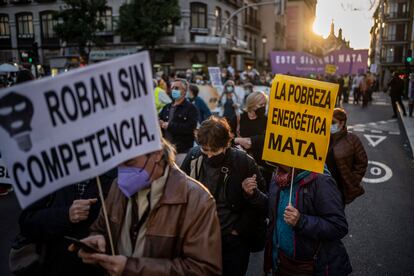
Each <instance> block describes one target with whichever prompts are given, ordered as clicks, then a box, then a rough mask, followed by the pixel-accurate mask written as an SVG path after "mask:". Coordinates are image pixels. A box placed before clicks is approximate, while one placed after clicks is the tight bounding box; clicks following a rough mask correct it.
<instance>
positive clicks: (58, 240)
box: [19, 170, 117, 276]
mask: <svg viewBox="0 0 414 276" xmlns="http://www.w3.org/2000/svg"><path fill="white" fill-rule="evenodd" d="M116 176H117V174H116V170H112V171H110V172H108V173H106V174H105V175H102V176H101V177H100V178H101V183H102V190H103V193H104V196H105V197H106V195H107V194H108V192H109V188H110V186H111V183H112V181H113V179H114V178H115V177H116ZM76 191H77V190H76V185H71V186H67V187H65V188H63V189H60V190H59V191H57V192H55V193H53V194H52V195H51V196H48V197H46V198H44V199H41V200H39V201H37V202H35V203H34V204H32V205H31V206H29V207H28V208H27V209H25V210H23V212H22V213H21V215H20V218H19V224H20V231H21V233H22V235H23V236H25V237H26V238H28V239H30V240H31V241H33V242H35V243H37V244H38V248H40V247H44V248H45V252H44V253H45V259H44V263H43V265H42V267H41V268H40V271H39V272H38V273H37V274H34V273H29V274H26V275H31V276H37V275H42V276H48V275H62V276H65V275H68V276H69V275H71V276H72V275H91V276H93V275H103V273H102V271H101V270H100V269H99V268H98V267H94V266H91V265H85V264H83V263H82V260H81V259H80V258H79V257H78V256H77V255H76V253H72V252H69V251H68V246H69V245H70V242H69V241H67V240H65V239H64V236H71V237H74V238H78V239H82V238H84V237H87V236H88V235H89V226H90V225H91V224H92V223H93V222H94V221H95V219H96V218H97V217H98V214H99V212H100V209H101V201H100V199H99V194H98V188H97V185H96V181H95V179H92V180H91V181H90V183H89V184H88V185H87V186H86V189H85V192H84V194H83V196H82V199H88V198H97V199H98V202H97V203H95V204H93V205H91V209H90V212H89V217H88V219H87V220H85V221H82V222H80V223H77V224H73V223H71V221H70V220H69V208H70V206H71V205H72V203H73V201H74V200H75V199H79V198H78V197H77V192H76Z"/></svg>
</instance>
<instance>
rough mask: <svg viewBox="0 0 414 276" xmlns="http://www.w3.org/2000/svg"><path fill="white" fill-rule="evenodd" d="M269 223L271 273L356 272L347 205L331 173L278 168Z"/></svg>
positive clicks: (267, 262)
mask: <svg viewBox="0 0 414 276" xmlns="http://www.w3.org/2000/svg"><path fill="white" fill-rule="evenodd" d="M292 177H293V183H292V185H293V187H292V189H293V191H292V199H291V202H289V197H290V188H291V179H292ZM269 221H270V222H269V231H268V235H267V243H266V249H265V264H264V268H265V271H266V272H267V273H269V272H273V275H281V276H287V275H301V276H307V275H308V276H314V275H318V276H319V275H320V276H322V275H323V276H325V275H348V274H350V273H351V272H352V267H351V263H350V261H349V257H348V254H347V252H346V249H345V247H344V245H343V243H342V241H341V239H342V238H344V237H345V236H346V234H347V233H348V223H347V220H346V217H345V212H344V205H343V202H342V197H341V193H340V191H339V189H338V187H337V185H336V183H335V180H334V179H333V178H332V177H331V176H330V175H329V172H328V171H325V172H324V173H323V174H319V173H314V172H310V171H305V170H300V169H297V168H295V170H293V168H292V167H288V166H284V165H281V164H277V169H275V172H274V175H273V178H272V182H271V184H270V191H269Z"/></svg>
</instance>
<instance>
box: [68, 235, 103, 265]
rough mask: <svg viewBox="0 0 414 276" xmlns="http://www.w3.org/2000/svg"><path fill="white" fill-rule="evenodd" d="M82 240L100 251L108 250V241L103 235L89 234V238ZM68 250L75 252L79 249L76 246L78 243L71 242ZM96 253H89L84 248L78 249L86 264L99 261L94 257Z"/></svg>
mask: <svg viewBox="0 0 414 276" xmlns="http://www.w3.org/2000/svg"><path fill="white" fill-rule="evenodd" d="M81 242H83V243H85V244H86V245H89V246H90V247H92V248H96V249H97V250H98V251H99V252H102V253H103V252H105V250H106V241H105V237H104V236H103V235H94V236H89V237H87V238H84V239H82V240H81ZM68 250H69V251H71V252H74V251H76V250H78V248H77V247H76V245H74V244H71V245H70V246H69V248H68ZM94 254H96V253H88V252H85V251H84V250H82V249H80V250H79V251H78V256H79V257H80V258H82V261H83V262H84V263H86V264H96V263H97V261H96V260H95V259H94V257H93V255H94Z"/></svg>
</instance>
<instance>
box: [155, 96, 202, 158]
mask: <svg viewBox="0 0 414 276" xmlns="http://www.w3.org/2000/svg"><path fill="white" fill-rule="evenodd" d="M172 104H173V103H170V104H167V105H166V106H164V107H163V108H162V110H161V112H160V114H159V118H160V120H163V121H164V122H169V123H168V129H167V130H168V131H169V132H170V134H171V135H172V141H169V142H170V143H171V144H173V145H174V146H175V148H176V149H177V153H187V152H188V151H189V150H190V149H191V148H192V147H193V146H194V130H195V129H196V127H197V120H198V111H197V108H196V107H195V105H193V104H192V103H190V101H188V100H187V99H186V100H185V101H184V102H183V103H182V104H180V105H177V107H176V110H175V112H174V115H173V118H172V119H170V109H171V106H172ZM163 134H164V135H165V131H164V130H163Z"/></svg>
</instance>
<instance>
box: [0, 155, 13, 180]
mask: <svg viewBox="0 0 414 276" xmlns="http://www.w3.org/2000/svg"><path fill="white" fill-rule="evenodd" d="M0 184H12V180H11V179H10V176H9V172H8V171H7V166H6V163H5V162H4V161H3V159H2V158H1V152H0Z"/></svg>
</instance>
